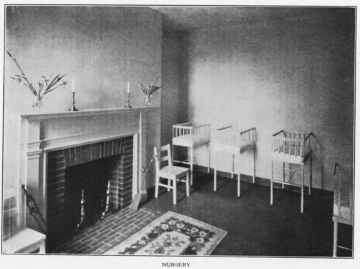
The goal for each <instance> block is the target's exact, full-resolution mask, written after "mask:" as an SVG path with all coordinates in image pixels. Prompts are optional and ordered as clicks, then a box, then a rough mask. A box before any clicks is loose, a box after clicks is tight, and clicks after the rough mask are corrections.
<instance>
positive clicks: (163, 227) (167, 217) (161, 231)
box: [104, 211, 227, 255]
mask: <svg viewBox="0 0 360 269" xmlns="http://www.w3.org/2000/svg"><path fill="white" fill-rule="evenodd" d="M226 234H227V232H226V231H224V230H222V229H219V228H216V227H214V226H211V225H209V224H207V223H204V222H201V221H198V220H196V219H193V218H190V217H187V216H184V215H180V214H177V213H174V212H170V211H169V212H167V213H165V214H164V215H162V216H161V217H159V218H158V219H156V220H154V221H153V222H151V223H150V224H148V225H147V226H145V227H144V228H142V229H141V230H140V231H138V232H137V233H135V234H134V235H132V236H131V237H129V238H128V239H126V240H125V241H124V242H122V243H121V244H119V245H117V246H116V247H114V248H112V249H110V250H109V251H107V252H105V253H104V254H105V255H129V254H133V255H210V254H211V252H213V251H214V249H215V248H216V246H217V245H218V244H219V243H220V242H221V240H222V239H223V238H224V237H225V236H226Z"/></svg>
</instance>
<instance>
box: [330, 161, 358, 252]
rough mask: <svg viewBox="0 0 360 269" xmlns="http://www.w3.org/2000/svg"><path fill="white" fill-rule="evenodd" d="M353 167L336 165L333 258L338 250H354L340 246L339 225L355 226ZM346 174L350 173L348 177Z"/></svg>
mask: <svg viewBox="0 0 360 269" xmlns="http://www.w3.org/2000/svg"><path fill="white" fill-rule="evenodd" d="M351 172H352V170H351V167H349V166H345V167H342V166H340V165H338V164H337V163H335V167H334V175H335V185H336V187H335V190H334V212H333V222H334V244H333V256H334V257H336V255H337V249H338V248H342V249H346V250H349V251H352V248H351V249H350V248H346V247H343V246H339V245H338V223H343V224H347V225H351V226H353V222H354V219H353V216H354V202H353V178H352V173H351ZM346 173H348V174H347V175H346Z"/></svg>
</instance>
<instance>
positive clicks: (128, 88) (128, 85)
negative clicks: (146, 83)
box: [127, 81, 130, 93]
mask: <svg viewBox="0 0 360 269" xmlns="http://www.w3.org/2000/svg"><path fill="white" fill-rule="evenodd" d="M127 93H130V81H128V83H127Z"/></svg>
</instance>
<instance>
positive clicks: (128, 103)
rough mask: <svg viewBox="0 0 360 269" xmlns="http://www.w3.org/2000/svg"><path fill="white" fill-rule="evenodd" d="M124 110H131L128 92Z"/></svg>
mask: <svg viewBox="0 0 360 269" xmlns="http://www.w3.org/2000/svg"><path fill="white" fill-rule="evenodd" d="M125 108H132V106H131V105H130V92H128V94H127V103H126V105H125Z"/></svg>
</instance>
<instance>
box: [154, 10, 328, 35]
mask: <svg viewBox="0 0 360 269" xmlns="http://www.w3.org/2000/svg"><path fill="white" fill-rule="evenodd" d="M151 8H153V9H155V10H157V11H159V12H160V13H161V14H162V15H163V26H164V28H170V29H172V30H187V31H191V30H196V29H201V28H207V27H211V28H213V27H221V26H225V25H227V26H229V25H239V24H252V23H261V22H270V21H274V20H284V21H286V20H290V19H294V18H295V17H303V18H304V20H305V19H306V18H308V17H309V16H310V15H311V14H315V13H319V12H321V11H324V10H325V9H321V8H305V7H270V6H263V7H259V6H257V7H256V6H152V7H151Z"/></svg>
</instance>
